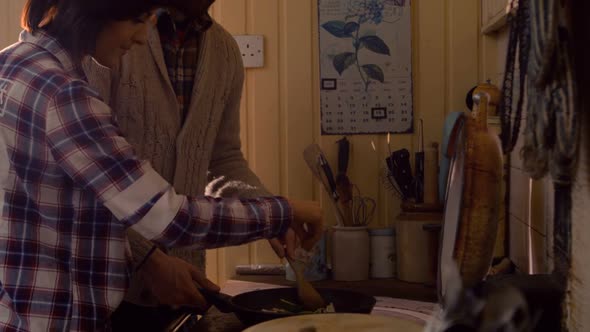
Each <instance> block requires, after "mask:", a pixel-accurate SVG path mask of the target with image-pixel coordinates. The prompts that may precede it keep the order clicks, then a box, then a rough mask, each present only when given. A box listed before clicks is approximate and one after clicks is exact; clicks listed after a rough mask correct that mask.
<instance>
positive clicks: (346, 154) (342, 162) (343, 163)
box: [338, 136, 350, 174]
mask: <svg viewBox="0 0 590 332" xmlns="http://www.w3.org/2000/svg"><path fill="white" fill-rule="evenodd" d="M349 158H350V142H349V141H348V139H347V138H346V136H344V138H342V139H341V140H339V141H338V174H346V172H347V171H348V160H349Z"/></svg>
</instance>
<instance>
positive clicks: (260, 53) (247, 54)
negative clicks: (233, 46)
mask: <svg viewBox="0 0 590 332" xmlns="http://www.w3.org/2000/svg"><path fill="white" fill-rule="evenodd" d="M234 39H235V40H236V42H237V43H238V46H239V47H240V53H242V61H243V62H244V67H246V68H260V67H263V66H264V37H263V36H261V35H237V36H234Z"/></svg>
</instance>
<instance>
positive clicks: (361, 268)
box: [331, 226, 371, 281]
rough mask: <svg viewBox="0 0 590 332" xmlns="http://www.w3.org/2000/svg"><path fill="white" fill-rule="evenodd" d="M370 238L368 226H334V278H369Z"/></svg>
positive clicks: (338, 279)
mask: <svg viewBox="0 0 590 332" xmlns="http://www.w3.org/2000/svg"><path fill="white" fill-rule="evenodd" d="M370 246H371V245H370V239H369V232H367V227H346V226H333V227H332V246H331V247H332V279H334V280H337V281H360V280H367V279H369V263H370V262H369V257H370Z"/></svg>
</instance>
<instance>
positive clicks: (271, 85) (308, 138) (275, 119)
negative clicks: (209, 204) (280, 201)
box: [207, 0, 480, 282]
mask: <svg viewBox="0 0 590 332" xmlns="http://www.w3.org/2000/svg"><path fill="white" fill-rule="evenodd" d="M412 6H413V8H412V13H413V31H412V33H413V44H414V50H413V51H414V52H413V61H414V64H413V67H414V105H415V109H414V112H415V113H414V114H415V118H416V119H419V118H421V117H422V118H423V119H424V126H425V139H426V142H429V141H437V142H440V138H441V135H442V124H443V121H444V118H445V115H446V114H447V113H448V112H450V111H456V110H464V108H465V106H464V100H465V94H466V92H467V91H468V90H469V89H470V88H471V87H472V86H473V85H475V84H476V83H477V82H478V74H479V68H480V67H479V59H478V46H479V45H478V43H479V30H478V27H479V18H478V13H479V1H473V0H442V1H441V0H414V1H413V3H412ZM212 14H213V16H214V18H215V19H216V20H217V21H219V22H220V23H221V24H222V25H224V26H225V27H226V28H227V29H228V30H229V31H230V32H231V33H233V34H261V35H264V37H265V43H266V48H265V56H266V61H267V62H266V64H265V67H264V68H261V69H248V70H247V76H246V77H247V78H246V84H245V92H244V95H243V102H242V140H243V145H244V148H243V149H244V152H245V154H246V156H247V159H248V160H249V162H250V165H251V167H252V168H253V169H254V170H255V171H256V172H257V174H258V175H259V176H260V177H261V178H262V180H263V181H264V183H265V184H266V185H267V186H268V187H269V188H270V189H271V190H272V191H273V192H275V193H277V194H281V195H285V196H288V197H294V198H304V199H315V200H320V201H321V202H322V203H323V206H325V215H326V219H327V223H329V224H332V223H333V222H334V217H333V215H332V211H331V210H330V208H329V206H328V204H325V203H326V199H327V196H326V195H325V194H324V193H323V192H320V188H319V186H318V185H317V184H316V183H314V182H313V180H312V177H311V173H310V172H309V171H308V170H307V167H306V165H305V163H304V161H303V159H302V156H301V155H302V151H303V149H304V148H305V146H307V145H308V144H310V143H313V142H318V143H320V145H321V146H322V148H323V149H324V150H325V152H326V153H327V155H328V158H329V159H330V162H331V164H332V165H334V166H335V165H336V160H335V159H336V144H335V142H336V141H337V140H338V139H340V137H339V136H321V135H320V128H319V95H318V91H319V85H318V72H319V68H318V60H317V58H318V45H317V40H318V38H317V31H318V30H317V27H318V24H317V21H316V20H317V1H316V0H217V2H216V3H215V5H214V6H213V9H212ZM350 140H351V143H352V154H351V161H350V172H349V175H350V177H351V180H352V181H353V182H356V183H357V184H358V186H359V187H360V189H361V191H362V192H363V193H364V194H366V195H369V196H372V197H373V198H375V199H376V200H377V202H378V209H377V214H376V219H375V220H374V222H373V224H372V226H373V227H380V226H381V227H382V226H389V225H393V223H394V218H395V216H396V215H397V214H398V212H399V204H400V202H399V201H398V200H397V199H392V198H391V197H390V195H389V194H388V193H387V192H386V191H385V190H384V189H383V188H382V186H381V184H380V181H379V177H378V174H379V169H380V167H381V162H382V160H383V159H384V158H385V155H386V151H387V147H386V138H385V136H371V135H365V136H353V137H350ZM372 140H373V141H375V143H376V144H377V145H378V153H375V152H373V151H372V149H371V145H370V143H371V141H372ZM392 141H393V145H392V147H393V148H395V149H397V148H402V147H407V148H409V149H410V151H412V150H413V148H414V145H415V144H416V142H415V141H416V137H414V135H395V136H394V137H393V139H392ZM273 262H278V260H277V259H276V258H275V257H274V254H272V252H271V251H270V250H269V249H268V246H267V245H266V243H264V242H261V243H256V244H252V245H248V246H243V247H239V248H226V249H220V250H215V251H210V252H209V253H208V265H207V268H208V274H209V275H210V276H211V277H212V278H213V279H214V280H217V281H219V282H223V281H224V280H226V279H227V278H228V277H231V275H232V274H233V269H234V266H235V265H236V264H248V263H253V264H260V263H273Z"/></svg>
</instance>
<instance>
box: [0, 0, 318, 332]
mask: <svg viewBox="0 0 590 332" xmlns="http://www.w3.org/2000/svg"><path fill="white" fill-rule="evenodd" d="M164 2H165V1H164V0H125V1H119V0H84V1H80V0H28V1H27V4H26V6H25V9H24V12H23V25H24V26H25V28H26V31H24V32H23V33H22V34H21V36H20V41H19V42H18V43H16V44H14V45H12V46H10V47H8V48H7V49H5V50H3V51H1V52H0V185H1V187H0V211H1V212H0V213H1V214H0V283H1V284H0V328H1V329H2V330H3V331H64V330H71V331H94V330H105V329H108V325H109V324H108V319H109V315H110V313H111V312H112V311H113V310H114V308H116V307H117V305H118V304H119V303H120V301H121V299H122V297H123V294H124V292H125V290H126V287H127V285H128V281H129V273H130V271H129V264H128V259H127V257H126V254H127V252H128V250H127V239H126V236H125V234H126V229H127V228H129V227H131V228H132V229H134V230H135V231H137V232H138V233H140V234H141V235H143V236H144V237H145V238H147V239H149V240H152V241H154V242H155V243H157V244H159V245H163V246H168V247H172V246H188V245H195V244H197V245H199V246H201V247H203V248H215V247H220V246H228V245H238V244H242V243H245V242H248V241H253V240H257V239H261V238H272V237H281V238H283V239H285V240H286V239H289V240H288V241H287V240H286V245H287V246H288V247H289V248H292V246H293V242H294V238H295V234H297V236H298V237H299V238H300V239H301V240H302V242H303V244H304V247H310V246H312V245H313V244H314V243H315V242H316V241H317V240H318V239H319V237H320V236H321V230H322V224H321V216H320V211H319V208H318V207H317V206H313V207H311V208H310V206H309V205H308V203H301V202H293V201H290V202H287V201H286V200H285V199H283V198H281V197H266V198H259V199H251V200H237V199H213V198H209V197H199V198H193V197H186V196H181V195H178V194H176V193H175V192H174V189H173V188H172V187H171V185H170V184H169V183H167V182H166V181H164V180H163V179H162V177H160V175H158V174H157V173H156V172H155V171H154V170H153V169H152V167H151V166H150V165H149V163H147V162H144V161H141V160H138V158H137V157H136V156H135V155H134V152H133V150H132V149H131V147H130V145H129V144H128V143H127V142H126V140H125V138H124V137H122V136H121V135H120V132H119V130H118V128H117V125H116V123H115V121H114V119H113V116H112V113H111V110H110V109H109V107H108V106H107V105H106V104H104V103H103V102H102V101H101V100H100V98H99V97H98V94H97V93H96V92H95V91H93V90H92V89H91V88H89V86H88V83H87V80H86V78H85V76H84V74H83V72H82V70H81V66H80V63H81V61H82V59H83V58H84V57H86V56H88V55H91V56H93V57H94V59H95V60H96V61H97V62H99V63H100V64H102V65H105V66H107V67H113V66H116V65H117V63H118V61H119V59H120V57H121V56H122V55H123V54H124V53H125V52H126V50H128V49H129V48H131V47H132V46H133V45H134V44H142V43H144V42H145V38H146V28H147V25H148V24H149V21H150V17H151V9H152V8H153V7H154V6H156V5H166V4H165V3H164ZM304 225H305V226H306V227H304ZM305 229H307V231H306V230H305ZM202 286H205V287H213V288H214V286H213V285H210V284H208V283H206V281H204V282H203V285H202Z"/></svg>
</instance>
